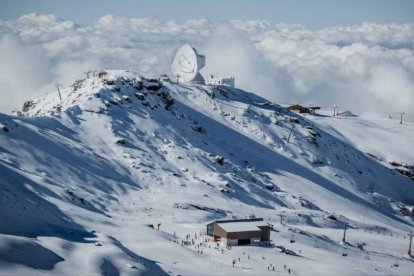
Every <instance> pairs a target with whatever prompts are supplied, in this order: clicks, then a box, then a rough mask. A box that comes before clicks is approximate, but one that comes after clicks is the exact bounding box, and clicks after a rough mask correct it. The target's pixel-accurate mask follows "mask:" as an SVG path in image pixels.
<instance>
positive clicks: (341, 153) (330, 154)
mask: <svg viewBox="0 0 414 276" xmlns="http://www.w3.org/2000/svg"><path fill="white" fill-rule="evenodd" d="M61 94H62V100H60V99H59V96H58V94H57V93H56V94H50V95H48V96H46V97H45V98H42V99H39V100H37V101H34V102H27V103H26V104H25V106H24V107H23V109H22V110H21V111H19V112H18V116H8V115H4V114H0V123H1V125H0V174H1V176H2V177H1V178H0V211H1V214H2V223H1V224H0V268H1V272H0V273H2V271H4V272H5V273H6V274H10V273H16V274H22V273H32V272H33V271H34V269H35V270H40V271H42V272H49V273H53V274H56V273H63V274H77V273H83V274H99V273H102V274H109V275H116V274H117V273H120V274H136V273H138V272H139V273H143V274H145V273H147V274H150V275H154V274H163V273H169V274H222V273H224V274H255V275H257V274H265V273H272V274H274V273H275V272H273V271H272V270H270V271H268V270H267V267H268V266H269V264H271V263H272V264H273V265H276V264H277V267H276V272H279V273H282V274H283V273H287V272H288V271H287V270H285V268H284V267H283V265H282V264H286V265H287V266H288V267H289V268H291V269H292V272H294V273H298V274H313V273H317V274H332V273H336V274H349V273H351V274H361V273H365V274H372V273H375V270H374V269H376V270H377V271H378V273H385V274H400V273H408V272H410V271H411V272H412V271H413V268H414V265H413V262H412V260H411V259H409V258H406V257H404V253H405V251H406V247H407V246H408V242H407V240H406V239H405V236H404V235H405V233H406V232H407V231H410V230H411V229H412V226H413V224H414V223H413V215H412V211H411V210H412V208H413V206H414V181H413V179H411V178H410V176H409V175H408V176H407V175H403V174H402V173H399V172H398V171H396V170H394V168H393V167H392V166H391V165H389V164H388V163H387V161H398V162H402V164H401V168H402V169H401V170H406V171H410V170H412V168H411V167H410V165H412V164H414V157H413V156H414V148H413V147H412V144H413V143H412V142H413V141H412V140H413V139H412V138H413V136H414V125H413V124H405V125H404V126H403V127H402V126H391V125H389V122H387V123H383V122H380V121H378V122H371V121H369V122H368V121H367V120H363V119H359V118H353V119H349V120H348V119H347V118H343V119H341V122H342V124H343V125H338V124H337V121H338V120H339V119H336V118H331V117H323V116H319V117H312V118H310V117H309V116H307V117H301V116H299V115H296V114H293V113H290V112H288V111H287V110H286V109H285V108H283V107H280V106H278V105H276V104H274V103H271V102H268V101H266V100H265V99H263V98H261V97H258V96H256V95H255V94H251V93H247V92H245V91H242V90H238V89H231V88H225V87H215V88H213V87H209V86H198V85H186V84H178V83H170V82H158V81H157V80H148V79H145V78H142V77H139V76H138V75H137V74H136V73H134V72H129V71H106V72H105V71H101V72H96V76H94V77H90V78H89V79H82V80H78V81H76V82H75V83H74V85H73V86H71V87H69V88H66V89H62V90H61ZM308 117H309V118H308ZM334 120H336V121H335V122H334ZM363 124H364V125H365V126H364V127H363V126H362V125H363ZM391 128H392V129H391ZM290 132H292V133H291V135H290ZM358 133H363V134H364V135H366V136H364V135H362V134H361V135H358ZM396 133H397V134H396ZM374 136H375V137H376V138H377V139H378V141H383V142H381V143H374V142H372V139H373V137H374ZM364 137H366V138H364ZM391 139H392V140H393V141H394V142H395V144H397V145H398V144H399V145H402V146H404V145H405V146H404V147H405V148H404V150H402V151H400V149H399V147H388V148H387V149H386V150H384V151H385V152H386V154H383V155H381V150H382V147H383V145H388V143H386V141H387V140H391ZM395 140H397V141H395ZM410 140H411V143H410ZM404 143H405V144H404ZM367 153H370V155H368V154H367ZM373 156H375V158H374V157H373ZM385 159H386V160H385ZM406 163H407V164H406ZM404 165H405V166H406V167H403V166H404ZM251 213H254V214H256V216H259V217H264V218H265V219H266V220H267V221H268V222H269V223H271V224H274V226H275V228H276V229H277V231H278V232H276V231H275V232H272V236H271V238H272V240H273V242H274V244H276V245H283V246H285V247H286V248H289V249H290V251H289V252H294V254H293V255H286V254H282V253H279V252H278V251H277V250H276V249H275V248H262V247H250V246H249V247H240V248H233V249H231V250H227V249H226V251H223V253H221V251H218V250H216V249H214V244H213V243H211V244H209V245H210V248H209V247H208V243H207V246H206V247H205V248H204V247H203V248H204V254H203V255H200V254H197V251H198V248H194V246H190V247H186V246H181V245H180V244H179V242H178V243H176V242H174V241H179V240H182V239H185V236H186V235H187V234H191V235H192V236H193V235H194V233H198V236H197V242H198V241H199V242H202V241H204V239H205V237H204V236H201V237H200V233H202V232H203V231H204V225H205V224H206V223H207V222H209V221H211V220H215V219H222V218H232V217H234V218H240V217H244V216H245V215H246V214H251ZM282 213H284V214H285V215H286V219H285V221H286V224H283V225H280V224H279V223H278V221H279V217H278V215H279V214H282ZM345 221H347V223H348V225H349V227H350V228H351V229H350V230H349V232H348V237H349V238H348V242H349V244H346V245H341V244H340V243H339V242H338V241H339V240H340V239H341V235H342V228H343V225H344V222H345ZM157 223H161V227H160V231H156V230H154V229H152V228H150V227H148V225H149V224H151V225H152V224H155V225H156V224H157ZM384 235H386V236H384ZM292 236H295V237H294V238H293V237H292ZM403 236H404V238H403ZM292 239H295V240H296V242H295V243H290V242H289V241H291V240H292ZM344 247H345V248H346V249H344ZM344 250H347V255H348V256H347V257H343V256H342V254H343V251H344ZM246 255H249V258H245V256H246ZM366 256H370V257H368V258H369V260H368V258H366ZM233 258H241V260H240V261H239V262H238V265H236V268H232V267H231V260H232V259H233ZM396 259H398V260H399V266H398V267H397V266H394V267H391V266H390V265H391V264H394V263H395V261H396ZM349 264H352V265H353V267H352V268H349V267H348V266H349Z"/></svg>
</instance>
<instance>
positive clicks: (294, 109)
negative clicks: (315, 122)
mask: <svg viewBox="0 0 414 276" xmlns="http://www.w3.org/2000/svg"><path fill="white" fill-rule="evenodd" d="M319 109H321V107H320V106H309V107H306V106H302V105H299V104H294V105H291V106H288V107H287V110H289V111H291V112H295V113H310V114H315V112H316V110H319Z"/></svg>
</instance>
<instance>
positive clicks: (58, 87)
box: [55, 83, 62, 100]
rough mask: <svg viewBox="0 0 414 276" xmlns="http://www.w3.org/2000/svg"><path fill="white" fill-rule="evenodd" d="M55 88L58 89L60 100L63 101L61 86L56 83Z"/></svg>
mask: <svg viewBox="0 0 414 276" xmlns="http://www.w3.org/2000/svg"><path fill="white" fill-rule="evenodd" d="M55 87H56V88H57V91H58V94H59V99H60V100H62V95H61V94H60V84H59V83H56V84H55Z"/></svg>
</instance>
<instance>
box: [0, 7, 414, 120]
mask: <svg viewBox="0 0 414 276" xmlns="http://www.w3.org/2000/svg"><path fill="white" fill-rule="evenodd" d="M184 42H189V43H190V44H192V45H194V46H195V47H196V48H197V49H198V51H199V52H201V53H203V54H206V68H204V69H203V70H202V73H204V74H209V73H214V74H219V75H222V76H227V75H234V76H235V77H236V85H237V86H238V87H239V88H242V89H246V90H249V91H252V92H255V93H258V94H260V95H262V96H264V97H266V98H268V99H270V100H273V101H276V102H279V103H305V104H306V103H312V104H317V105H322V106H324V107H329V106H333V105H337V106H339V107H340V108H342V109H350V110H354V111H356V112H363V111H377V112H384V113H385V112H387V115H388V113H396V112H399V111H405V112H407V113H409V112H410V110H411V109H412V106H413V105H414V24H375V23H364V24H361V25H355V26H338V27H333V28H326V29H320V30H310V29H308V28H306V27H305V26H302V25H293V24H273V23H269V22H267V21H240V20H235V21H230V22H225V23H221V24H213V23H211V22H209V21H207V20H205V19H198V20H189V21H187V22H185V23H180V24H179V23H176V22H174V21H168V22H160V21H157V20H152V19H147V18H131V19H125V18H118V17H114V16H111V15H107V16H104V17H102V18H100V19H99V20H98V21H96V22H94V23H93V24H91V25H88V26H78V25H77V24H76V23H74V22H71V21H67V20H64V19H61V18H58V17H56V16H54V15H37V14H27V15H24V16H22V17H20V18H18V19H15V20H9V21H0V97H1V100H0V112H6V113H9V112H11V110H15V109H17V108H19V107H20V106H21V104H22V103H23V102H24V101H25V100H28V99H32V98H36V97H37V96H39V95H42V94H44V93H50V92H52V90H53V84H54V83H56V82H59V83H63V84H64V85H69V84H70V83H72V82H73V80H74V79H75V78H77V77H79V76H81V75H82V74H83V73H84V72H85V71H87V70H91V69H98V68H111V69H131V70H136V71H138V72H140V73H141V74H143V75H147V76H157V75H159V74H161V73H169V72H170V69H169V62H170V56H171V53H172V52H173V50H174V48H175V47H176V46H177V45H178V44H181V43H184Z"/></svg>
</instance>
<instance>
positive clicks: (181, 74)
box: [171, 44, 205, 83]
mask: <svg viewBox="0 0 414 276" xmlns="http://www.w3.org/2000/svg"><path fill="white" fill-rule="evenodd" d="M204 65H205V56H203V55H200V54H198V53H197V51H196V49H194V48H193V47H191V46H190V45H189V44H184V45H181V46H179V47H177V49H175V51H174V53H173V56H172V60H171V70H172V72H173V74H174V76H175V77H177V81H182V82H195V83H204V78H203V77H202V76H201V74H200V73H199V71H200V70H201V69H202V68H203V67H204Z"/></svg>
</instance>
